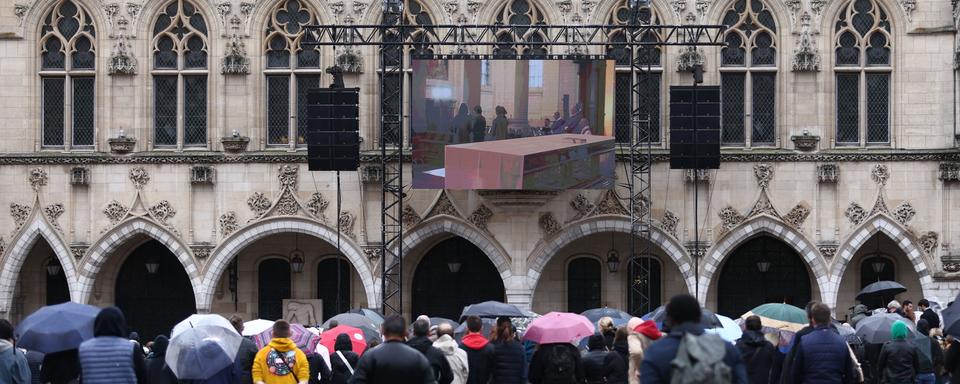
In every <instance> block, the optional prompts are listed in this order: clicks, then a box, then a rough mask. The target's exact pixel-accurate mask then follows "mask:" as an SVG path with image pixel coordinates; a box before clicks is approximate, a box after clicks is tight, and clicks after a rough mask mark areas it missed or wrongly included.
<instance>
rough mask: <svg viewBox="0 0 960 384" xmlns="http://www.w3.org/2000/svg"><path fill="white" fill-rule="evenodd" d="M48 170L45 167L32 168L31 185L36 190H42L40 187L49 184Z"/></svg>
mask: <svg viewBox="0 0 960 384" xmlns="http://www.w3.org/2000/svg"><path fill="white" fill-rule="evenodd" d="M47 180H48V176H47V171H45V170H43V168H34V169H31V170H30V177H29V181H30V187H31V188H33V191H34V192H40V187H42V186H44V185H47Z"/></svg>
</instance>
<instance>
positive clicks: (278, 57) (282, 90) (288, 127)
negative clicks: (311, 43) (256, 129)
mask: <svg viewBox="0 0 960 384" xmlns="http://www.w3.org/2000/svg"><path fill="white" fill-rule="evenodd" d="M316 23H317V16H316V12H315V11H314V10H313V9H312V8H311V7H310V6H309V5H308V4H307V2H305V1H301V0H282V1H279V2H277V4H276V5H274V7H273V10H272V11H271V13H270V19H269V20H268V21H267V28H266V32H265V34H264V40H263V41H264V45H263V50H264V52H265V55H264V56H265V57H266V65H265V68H266V69H265V70H264V75H265V77H266V82H267V95H266V97H267V99H266V113H265V116H266V126H267V132H266V135H267V145H269V146H283V147H296V146H302V145H306V125H307V110H306V108H307V106H306V103H307V101H306V95H307V91H309V90H310V89H312V88H318V87H320V75H321V73H323V71H322V69H321V68H320V47H319V46H316V47H302V46H301V44H300V43H301V40H303V38H304V36H305V35H304V33H303V32H304V26H306V25H310V24H316ZM291 138H293V140H291Z"/></svg>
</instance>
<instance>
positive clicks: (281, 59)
mask: <svg viewBox="0 0 960 384" xmlns="http://www.w3.org/2000/svg"><path fill="white" fill-rule="evenodd" d="M624 8H625V4H624V1H623V0H603V1H596V0H560V1H544V0H493V1H474V0H449V1H439V0H408V1H407V5H406V7H405V15H404V16H405V17H406V18H407V21H408V22H409V23H412V24H419V25H427V24H430V23H445V24H455V23H493V22H503V23H516V24H528V23H540V22H543V23H556V24H560V23H566V24H602V23H622V22H623V20H624V19H625V17H626V16H625V14H624ZM379 14H380V5H379V3H378V2H376V1H371V0H354V1H343V0H337V1H333V0H250V1H247V0H242V1H241V0H223V1H199V0H146V1H143V0H130V1H112V0H105V1H90V0H0V115H2V116H3V124H2V128H0V130H2V133H3V134H2V136H3V140H0V180H2V182H0V185H2V187H0V206H2V207H4V210H3V211H4V213H3V214H0V316H2V317H8V318H13V319H15V320H16V319H20V318H22V316H24V314H26V313H29V312H30V311H32V310H34V309H36V308H38V307H39V306H41V305H44V304H46V303H51V302H58V301H62V300H66V299H72V300H75V301H78V302H83V303H91V304H96V305H109V304H113V303H116V304H117V305H119V306H121V307H122V308H123V309H124V310H125V311H127V314H128V316H129V317H131V322H133V323H134V327H135V328H139V329H142V330H153V331H155V332H160V331H162V330H163V329H165V327H169V325H170V322H172V321H175V320H176V319H178V318H180V317H182V315H183V314H184V313H189V312H192V311H194V310H196V311H200V312H214V313H222V314H231V313H239V314H242V315H243V316H244V317H246V318H256V317H264V318H269V317H277V316H279V315H280V312H281V311H282V308H281V306H282V300H283V299H284V298H296V299H323V300H324V301H323V308H324V311H325V313H326V315H329V314H331V313H334V312H339V311H340V310H343V309H346V308H356V307H374V308H376V307H378V306H379V303H378V301H379V297H380V289H381V288H380V287H381V285H380V281H381V280H380V276H379V270H380V263H381V262H382V259H381V257H380V255H379V253H378V252H377V248H378V247H379V244H378V241H379V240H380V233H379V228H380V223H379V220H380V215H379V209H380V208H379V205H380V192H379V188H380V185H379V179H378V176H377V175H378V172H377V171H378V170H377V165H378V162H377V161H378V160H377V158H376V153H377V151H376V149H377V148H376V146H375V144H374V143H376V142H377V141H378V136H377V135H378V131H377V116H378V115H377V108H378V107H377V106H378V102H379V98H378V95H377V89H378V84H379V81H380V78H381V76H380V75H379V74H378V70H377V68H378V64H377V60H378V59H377V56H376V52H375V51H374V50H373V49H370V48H368V47H338V48H337V49H336V50H334V49H327V48H325V49H309V48H308V49H300V48H299V41H300V39H301V38H302V36H303V35H302V31H303V26H304V25H307V24H316V23H319V24H325V23H326V24H329V23H357V24H375V23H377V21H378V17H379ZM643 19H644V21H645V22H652V23H662V24H689V23H702V24H725V25H728V26H730V29H729V30H728V31H727V32H726V34H725V36H724V39H725V41H726V42H727V43H728V44H727V45H726V46H725V47H724V48H722V49H721V48H712V47H704V48H700V49H699V50H688V49H682V48H678V47H671V48H668V49H662V50H660V49H657V50H648V51H645V52H641V53H642V54H644V55H645V60H648V61H649V62H650V64H651V68H652V71H651V74H650V75H649V76H650V77H649V78H647V80H650V79H652V81H647V84H648V85H649V84H652V87H653V88H652V90H653V92H652V93H651V95H652V96H653V97H651V98H649V99H648V100H647V101H645V103H646V104H645V108H646V110H647V111H648V112H649V113H650V116H651V118H652V121H653V122H654V126H655V134H654V139H655V140H654V141H655V142H654V144H653V146H654V147H655V151H656V152H657V153H658V154H659V155H658V157H657V162H656V163H655V166H654V168H653V191H652V199H651V201H650V202H649V203H647V202H645V203H643V204H637V205H636V206H634V207H630V206H628V205H629V204H625V203H624V202H623V201H622V200H620V199H618V198H617V195H616V194H615V193H613V192H607V191H587V190H584V191H564V192H560V193H520V194H517V193H498V192H465V191H438V190H413V191H411V192H409V193H408V198H407V199H406V201H405V205H404V207H403V209H404V215H403V216H404V219H405V228H404V230H405V236H404V240H403V249H404V254H405V255H406V259H405V262H404V266H403V277H404V279H403V280H404V281H403V293H404V294H403V298H404V304H405V308H406V311H407V314H408V315H415V314H418V313H431V314H434V315H443V316H448V317H455V316H456V314H457V313H458V312H459V308H460V307H459V306H461V305H463V303H467V302H470V301H479V300H483V299H500V300H505V301H507V302H511V303H515V304H517V305H519V306H521V307H525V308H529V309H531V310H533V311H535V312H545V311H550V310H569V311H580V310H583V309H586V308H589V307H598V306H610V307H618V308H624V309H627V310H629V311H632V312H638V313H639V312H642V311H645V310H649V309H651V308H652V307H655V306H656V305H659V304H660V303H663V302H664V301H665V300H666V299H667V298H669V297H670V296H671V295H674V294H677V293H681V292H690V293H695V294H697V295H698V296H699V298H700V300H701V301H702V302H703V303H704V304H705V305H706V306H707V307H710V308H714V309H716V310H718V311H719V312H720V313H724V314H727V315H731V316H738V315H739V314H740V313H742V312H743V311H745V310H746V309H749V308H750V307H752V306H754V305H757V304H759V303H762V302H767V301H782V302H790V303H794V304H798V305H803V303H805V302H806V301H807V300H811V299H816V300H821V301H823V302H825V303H827V304H829V305H830V306H831V307H834V308H835V310H836V313H837V315H838V316H840V317H841V318H842V316H843V315H844V314H845V313H847V309H848V307H850V306H851V305H852V304H853V303H854V296H855V295H856V293H857V292H858V291H859V290H860V288H861V287H862V286H864V285H865V284H868V283H870V282H872V281H876V280H879V279H894V280H897V281H899V282H901V283H902V284H904V285H905V286H906V287H907V288H908V289H909V291H908V292H907V293H905V294H902V295H900V296H899V298H900V299H907V298H909V299H913V300H917V299H919V298H921V297H926V298H930V299H935V300H937V301H939V302H940V303H946V302H949V301H951V300H953V298H954V297H955V296H956V294H957V293H958V291H960V290H958V288H960V182H958V180H960V151H958V149H957V141H958V140H960V137H958V136H957V133H958V131H957V128H956V126H957V123H956V121H957V119H956V114H957V108H956V106H957V97H956V70H955V64H954V63H955V61H954V60H955V59H954V57H955V53H956V52H957V36H956V35H957V34H956V31H957V28H956V26H957V20H958V18H957V10H956V8H955V6H954V5H952V4H951V2H948V1H945V0H696V1H694V0H653V2H652V4H651V5H650V8H649V9H647V10H646V11H645V12H644V14H643ZM615 38H618V35H617V34H616V33H614V34H613V35H611V39H615ZM437 50H438V51H441V52H442V51H443V50H442V49H439V48H438V49H437ZM553 53H567V52H560V50H559V49H557V52H553ZM594 53H598V52H594ZM335 62H339V63H341V64H342V65H343V66H345V67H346V70H347V74H346V75H345V77H346V82H347V83H348V85H353V86H359V87H360V88H361V91H362V94H361V104H362V105H361V115H362V117H361V126H362V128H361V136H362V138H363V139H364V143H363V150H364V151H365V154H364V156H363V164H362V170H361V172H357V173H354V172H347V173H344V174H343V175H342V186H343V199H342V204H341V209H340V211H339V213H338V212H337V209H336V179H335V177H334V175H333V174H331V173H322V172H308V171H307V167H306V164H305V157H304V152H305V149H304V148H303V145H302V129H303V126H304V120H303V119H302V117H303V116H304V114H305V113H304V112H305V111H304V108H303V105H302V103H303V100H304V91H305V90H306V89H308V88H309V87H312V86H318V85H321V84H327V83H329V81H330V80H331V79H330V78H329V75H327V74H325V73H324V72H323V68H326V67H328V66H330V65H332V64H333V63H335ZM697 62H701V63H703V64H704V65H705V68H706V76H705V77H706V84H708V85H709V84H712V85H717V84H722V86H723V98H724V107H723V135H722V139H723V143H724V149H723V160H724V162H723V165H722V167H721V169H719V170H711V171H707V172H703V173H701V174H699V175H697V176H695V175H693V174H692V173H687V172H682V171H677V170H669V168H668V164H667V162H665V161H664V160H665V155H664V154H665V153H666V149H667V148H668V146H667V144H666V140H664V138H666V137H669V136H668V134H669V129H670V127H669V124H667V123H668V119H666V118H664V116H666V115H667V114H668V113H669V108H668V104H669V100H668V98H667V97H666V96H665V95H666V92H665V91H666V90H667V89H668V87H669V86H670V85H683V84H689V83H690V81H691V77H690V74H689V73H688V72H687V71H686V69H687V68H688V67H689V66H690V65H691V64H693V63H697ZM617 76H618V79H619V80H618V84H619V85H618V87H617V89H618V93H619V94H621V95H622V94H623V92H625V91H626V90H627V88H626V87H624V86H623V85H624V84H625V81H627V80H629V76H630V75H629V72H627V71H623V70H622V68H621V70H620V71H618V74H617ZM408 77H409V74H407V75H405V77H404V79H403V80H404V81H407V82H409V79H408ZM620 100H626V99H625V98H623V99H620ZM628 110H629V105H625V104H624V102H623V101H621V102H620V103H618V105H617V129H618V130H619V132H620V133H622V132H623V131H622V129H623V127H624V121H623V117H624V116H625V114H626V111H628ZM618 168H619V167H618ZM620 177H624V175H622V174H621V175H620ZM406 180H409V176H408V177H407V178H406ZM694 183H698V187H699V191H700V193H699V207H700V217H699V220H700V221H699V223H700V225H699V228H700V232H701V236H700V239H701V243H700V245H699V247H697V248H698V249H699V250H700V252H694V251H693V249H694V247H693V239H694V233H693V231H694V229H693V227H694V226H693V222H694V214H693V187H694ZM617 193H619V194H620V195H623V191H617ZM631 209H632V210H635V211H637V213H639V211H642V210H647V209H649V210H650V213H651V216H652V217H653V220H654V223H655V226H654V228H653V230H652V235H651V238H650V242H649V243H648V244H644V246H642V247H641V248H642V249H644V250H645V252H644V253H643V254H637V255H635V256H636V259H635V260H638V261H640V262H642V263H645V264H644V265H645V266H649V267H650V268H651V270H652V273H651V274H650V275H649V276H648V277H644V276H645V275H643V274H639V273H637V263H632V262H629V261H628V260H630V259H631V258H630V257H628V255H629V254H630V250H629V244H630V238H629V232H630V231H629V227H630V226H629V213H630V211H629V210H631ZM337 224H339V225H340V232H339V236H338V233H337V230H336V228H337ZM337 244H339V247H338V246H337ZM338 248H339V252H338ZM294 250H300V251H302V255H303V256H301V257H300V259H298V260H295V261H297V262H295V263H292V264H291V261H294V260H293V258H292V257H291V253H292V252H293V251H294ZM611 250H613V251H615V252H616V253H617V254H619V256H620V260H622V265H620V267H619V268H618V270H617V271H615V272H611V271H610V269H609V268H608V265H607V261H608V260H607V258H608V253H609V252H610V251H611ZM301 260H302V262H300V261H301ZM338 280H339V284H340V286H339V287H338V285H337V284H338ZM636 287H641V288H642V289H643V290H645V291H647V292H649V293H650V295H649V296H650V297H649V298H644V297H641V296H640V295H635V294H633V293H632V292H634V291H636V289H632V288H636ZM338 288H339V289H338ZM337 292H339V294H338V293H337ZM338 295H339V296H338Z"/></svg>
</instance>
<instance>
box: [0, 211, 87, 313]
mask: <svg viewBox="0 0 960 384" xmlns="http://www.w3.org/2000/svg"><path fill="white" fill-rule="evenodd" d="M19 232H20V233H19V235H18V236H17V237H15V238H13V241H11V242H10V248H9V251H7V255H6V257H4V258H2V260H3V267H2V269H0V318H2V317H5V315H6V314H7V313H9V311H10V306H11V304H12V303H13V295H14V294H15V292H14V291H15V290H16V284H17V279H18V278H19V275H20V270H21V269H22V268H23V263H24V262H25V261H26V260H27V255H29V254H30V250H31V249H32V248H33V246H34V245H35V244H36V243H37V240H39V238H40V237H43V239H44V241H46V242H47V244H50V248H53V253H54V255H55V256H56V257H57V260H59V261H60V266H61V267H62V268H63V273H64V275H65V276H66V278H67V285H68V287H69V288H70V299H71V300H73V301H81V297H80V294H79V290H78V285H79V283H78V276H77V275H78V273H77V268H76V265H75V264H74V262H73V257H72V256H71V253H70V248H69V247H67V246H66V243H64V241H63V239H62V238H61V237H60V236H59V235H58V234H57V232H56V230H54V229H53V227H52V226H51V225H50V224H49V223H47V221H46V219H44V218H43V215H41V214H40V213H39V212H34V214H33V218H32V219H31V221H29V222H28V223H27V224H25V225H24V226H23V228H22V229H21V230H20V231H19Z"/></svg>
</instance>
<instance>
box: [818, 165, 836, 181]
mask: <svg viewBox="0 0 960 384" xmlns="http://www.w3.org/2000/svg"><path fill="white" fill-rule="evenodd" d="M817 180H818V181H819V182H821V183H836V182H837V181H838V180H840V167H838V166H837V165H836V164H832V163H831V164H820V165H818V166H817Z"/></svg>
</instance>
